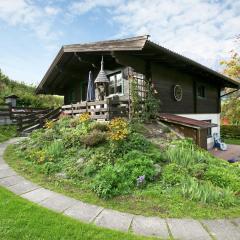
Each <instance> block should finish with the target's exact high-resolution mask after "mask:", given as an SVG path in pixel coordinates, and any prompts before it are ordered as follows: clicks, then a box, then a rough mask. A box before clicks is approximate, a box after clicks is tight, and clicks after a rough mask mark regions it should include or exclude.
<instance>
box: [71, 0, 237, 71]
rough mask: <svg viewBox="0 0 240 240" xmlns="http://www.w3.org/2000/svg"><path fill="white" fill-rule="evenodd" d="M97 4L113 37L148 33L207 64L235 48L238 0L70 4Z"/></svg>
mask: <svg viewBox="0 0 240 240" xmlns="http://www.w3.org/2000/svg"><path fill="white" fill-rule="evenodd" d="M97 7H102V8H105V9H108V12H109V13H110V15H111V17H112V20H113V21H114V22H115V24H117V26H119V27H118V29H119V31H118V33H117V34H116V36H115V37H125V36H129V35H140V34H150V35H151V39H152V40H153V41H156V42H157V43H159V44H160V45H163V46H165V47H167V48H169V49H171V50H173V51H176V52H179V53H181V54H183V55H186V56H188V57H191V58H193V59H194V60H196V61H200V62H201V63H203V64H205V65H208V66H210V67H215V66H216V61H218V59H221V58H225V57H226V56H227V54H228V52H229V51H230V50H231V49H233V48H236V46H235V45H234V37H235V36H236V35H237V34H239V29H240V16H239V12H238V11H239V9H240V0H234V1H232V0H225V1H219V0H194V1H193V0H169V1H166V0H151V1H149V0H131V1H124V0H123V1H118V0H115V1H111V0H110V1H106V0H92V1H89V0H84V1H81V2H75V3H74V4H72V6H71V8H72V9H74V10H75V13H78V14H84V13H86V12H88V11H91V10H93V9H94V8H97Z"/></svg>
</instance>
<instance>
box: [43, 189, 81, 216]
mask: <svg viewBox="0 0 240 240" xmlns="http://www.w3.org/2000/svg"><path fill="white" fill-rule="evenodd" d="M77 202H78V201H77V200H75V199H73V198H70V197H66V196H64V195H61V194H58V193H54V195H52V196H50V197H49V198H47V199H45V200H43V201H42V202H40V203H39V204H40V205H41V206H43V207H46V208H49V209H51V210H54V211H56V212H63V211H65V210H66V209H68V208H70V207H72V206H73V205H75V204H76V203H77Z"/></svg>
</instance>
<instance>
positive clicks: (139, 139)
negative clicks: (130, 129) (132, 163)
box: [112, 133, 150, 156]
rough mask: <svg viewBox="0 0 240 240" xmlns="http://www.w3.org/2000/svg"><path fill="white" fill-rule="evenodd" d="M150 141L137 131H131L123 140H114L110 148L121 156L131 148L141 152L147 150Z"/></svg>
mask: <svg viewBox="0 0 240 240" xmlns="http://www.w3.org/2000/svg"><path fill="white" fill-rule="evenodd" d="M149 147H150V142H149V141H148V140H146V138H145V137H144V136H143V135H141V134H139V133H131V134H129V135H128V137H127V138H126V139H125V140H124V141H118V142H114V143H113V145H112V149H113V151H114V152H115V154H117V155H121V156H123V155H124V154H126V153H128V152H129V151H131V150H138V151H141V152H147V151H149Z"/></svg>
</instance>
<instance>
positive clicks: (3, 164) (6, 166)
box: [0, 162, 10, 170]
mask: <svg viewBox="0 0 240 240" xmlns="http://www.w3.org/2000/svg"><path fill="white" fill-rule="evenodd" d="M5 169H10V167H9V166H8V164H6V163H1V162H0V170H5Z"/></svg>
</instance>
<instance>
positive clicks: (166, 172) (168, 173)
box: [162, 163, 187, 186]
mask: <svg viewBox="0 0 240 240" xmlns="http://www.w3.org/2000/svg"><path fill="white" fill-rule="evenodd" d="M186 176H187V170H186V169H184V168H183V167H181V166H179V165H177V164H176V163H170V164H168V165H166V166H165V167H164V168H163V173H162V181H163V183H164V185H165V186H176V185H179V184H180V183H181V182H182V180H183V179H184V178H185V177H186Z"/></svg>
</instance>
